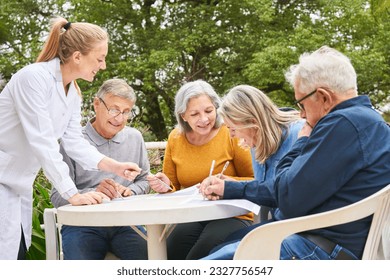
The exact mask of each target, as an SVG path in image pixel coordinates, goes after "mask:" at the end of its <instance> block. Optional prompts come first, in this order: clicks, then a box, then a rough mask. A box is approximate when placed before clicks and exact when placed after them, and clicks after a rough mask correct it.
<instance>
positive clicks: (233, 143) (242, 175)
mask: <svg viewBox="0 0 390 280" xmlns="http://www.w3.org/2000/svg"><path fill="white" fill-rule="evenodd" d="M212 160H215V165H214V172H213V175H216V174H219V173H220V172H221V171H222V168H223V166H224V164H225V162H226V161H230V164H229V166H228V168H227V169H226V170H225V171H224V175H227V176H230V177H233V178H235V179H236V180H253V178H254V175H253V168H252V160H251V154H250V150H249V149H245V148H243V147H241V146H240V145H239V139H237V138H231V137H230V134H229V129H228V128H227V127H226V126H225V125H222V126H221V127H220V129H219V131H218V133H217V134H216V135H215V136H214V138H213V139H211V140H210V141H209V142H208V143H206V144H204V145H201V146H196V145H192V144H191V143H189V142H188V140H187V138H186V136H185V134H183V133H179V131H178V130H177V129H174V130H173V131H172V132H171V133H170V134H169V137H168V142H167V147H166V149H165V155H164V163H163V172H164V174H165V175H167V176H168V178H169V179H170V181H171V185H172V187H173V188H174V190H180V189H185V188H187V187H191V186H193V185H195V184H197V183H200V182H202V181H203V180H204V179H205V178H207V177H208V176H209V172H210V167H211V162H212ZM238 218H241V219H246V220H253V213H249V214H247V215H244V216H240V217H238Z"/></svg>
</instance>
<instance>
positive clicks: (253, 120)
mask: <svg viewBox="0 0 390 280" xmlns="http://www.w3.org/2000/svg"><path fill="white" fill-rule="evenodd" d="M219 113H220V115H221V116H222V117H223V118H224V119H228V120H230V121H232V122H233V123H236V124H237V128H238V129H239V128H250V127H254V128H257V129H256V143H254V144H255V145H254V146H255V147H254V150H255V158H256V160H257V161H258V162H260V163H264V162H265V160H266V159H267V158H269V157H270V156H271V155H273V154H274V153H275V152H276V151H277V150H278V149H279V146H280V144H281V143H282V142H283V140H284V137H285V136H286V132H287V133H288V128H289V125H290V123H292V122H295V121H297V120H299V119H300V117H299V112H298V111H295V110H294V111H286V112H285V111H282V110H279V108H278V107H277V106H276V105H275V104H274V103H273V102H272V101H271V99H270V98H269V97H268V96H267V95H266V94H265V93H263V92H262V91H261V90H259V89H257V88H255V87H252V86H249V85H238V86H235V87H233V88H232V89H230V90H229V92H228V93H227V94H226V95H225V96H224V97H223V99H222V105H221V108H220V109H219Z"/></svg>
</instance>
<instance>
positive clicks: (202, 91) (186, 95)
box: [175, 80, 222, 133]
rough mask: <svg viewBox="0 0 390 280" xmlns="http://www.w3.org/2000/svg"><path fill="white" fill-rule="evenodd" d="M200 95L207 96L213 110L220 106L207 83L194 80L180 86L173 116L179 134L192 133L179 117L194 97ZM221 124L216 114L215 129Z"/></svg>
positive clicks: (213, 91) (214, 93)
mask: <svg viewBox="0 0 390 280" xmlns="http://www.w3.org/2000/svg"><path fill="white" fill-rule="evenodd" d="M201 95H207V96H208V97H209V98H210V100H211V102H212V103H213V105H214V107H215V110H216V111H217V109H218V108H219V106H220V104H221V99H220V98H219V96H218V94H217V93H216V92H215V90H214V88H213V87H212V86H211V85H210V84H209V83H207V82H205V81H203V80H196V81H192V82H188V83H185V84H184V85H182V86H181V88H180V89H179V90H178V92H177V93H176V96H175V116H176V120H177V125H176V128H177V129H178V130H179V131H180V132H181V133H186V132H190V131H192V128H191V127H190V126H189V125H188V123H187V122H185V121H184V120H183V118H182V117H181V115H182V114H184V113H185V112H186V111H187V106H188V102H189V101H190V100H191V99H192V98H195V97H199V96H201ZM221 124H222V118H221V117H220V116H219V114H218V113H217V116H216V119H215V125H214V127H215V128H218V127H220V126H221Z"/></svg>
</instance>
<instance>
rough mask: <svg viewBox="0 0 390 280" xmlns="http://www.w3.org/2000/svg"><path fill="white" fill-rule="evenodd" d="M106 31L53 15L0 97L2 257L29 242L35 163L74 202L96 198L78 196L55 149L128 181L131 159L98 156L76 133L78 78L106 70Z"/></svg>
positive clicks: (135, 170)
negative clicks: (33, 53) (31, 57)
mask: <svg viewBox="0 0 390 280" xmlns="http://www.w3.org/2000/svg"><path fill="white" fill-rule="evenodd" d="M107 51H108V35H107V33H106V32H105V31H104V30H103V29H101V28H100V27H98V26H96V25H93V24H89V23H70V22H68V21H67V20H66V19H63V18H55V19H53V22H52V28H51V31H50V34H49V37H48V39H47V41H46V43H45V46H44V48H43V50H42V51H41V53H40V55H39V57H38V59H37V62H36V63H34V64H31V65H28V66H26V67H24V68H23V69H21V70H19V71H18V72H17V73H16V74H14V75H13V77H12V78H11V80H10V81H9V83H8V84H7V85H6V87H5V88H4V90H3V91H2V92H1V94H0V124H1V125H0V259H23V258H24V255H25V251H26V250H27V249H28V247H29V246H30V244H31V223H32V187H33V182H34V179H35V177H36V175H37V173H38V171H39V169H40V168H42V169H43V171H44V173H45V175H46V176H47V178H48V179H49V180H50V181H51V182H52V184H53V187H55V188H56V189H57V190H58V191H59V193H60V194H61V195H62V197H63V198H65V199H67V200H68V201H69V203H71V204H73V205H82V204H96V203H101V202H102V198H104V195H103V194H102V193H97V192H88V193H85V194H80V193H78V191H77V188H76V187H75V184H74V182H73V181H72V180H71V178H70V177H69V170H68V167H67V165H66V164H65V163H64V162H63V160H62V156H61V154H60V153H59V143H58V141H61V142H62V143H63V144H64V147H65V149H66V152H67V153H68V155H69V156H70V157H72V158H73V159H74V160H76V161H77V162H79V163H80V164H81V165H82V166H83V167H84V168H85V169H87V170H93V169H101V170H105V171H108V172H112V173H115V174H117V175H119V176H122V177H124V178H127V179H128V180H130V181H131V180H133V179H134V178H135V177H136V176H137V175H138V174H139V172H140V170H139V167H138V165H136V164H135V163H131V162H127V163H121V162H117V161H115V160H113V159H111V158H108V157H106V156H104V155H103V154H100V153H99V152H98V151H97V150H96V149H95V148H94V147H92V146H91V145H90V144H89V143H88V142H87V141H86V140H85V139H84V137H83V136H82V134H81V126H80V120H81V114H80V113H81V111H80V110H81V94H80V92H79V88H78V87H77V84H76V82H75V81H76V79H83V80H86V81H89V82H92V81H93V79H94V76H95V75H96V73H97V72H98V71H99V70H101V69H105V68H106V63H105V58H106V55H107Z"/></svg>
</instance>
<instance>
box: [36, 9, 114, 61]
mask: <svg viewBox="0 0 390 280" xmlns="http://www.w3.org/2000/svg"><path fill="white" fill-rule="evenodd" d="M65 28H66V29H65ZM104 40H107V41H108V34H107V32H106V31H105V30H103V29H102V28H101V27H99V26H97V25H95V24H91V23H86V22H74V23H73V22H72V23H70V22H68V21H67V20H66V19H64V18H62V17H56V18H53V19H52V20H51V29H50V33H49V37H48V38H47V40H46V42H45V44H44V46H43V49H42V51H41V52H40V54H39V56H38V58H37V62H45V61H49V60H51V59H53V58H55V57H58V58H59V59H60V60H61V63H66V62H67V60H68V59H69V58H70V56H71V55H72V54H73V53H74V52H75V51H79V52H81V53H82V54H84V55H86V54H88V53H89V52H90V51H91V50H92V49H93V48H94V47H95V45H96V44H97V43H99V42H101V41H104Z"/></svg>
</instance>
